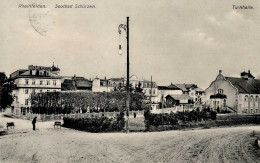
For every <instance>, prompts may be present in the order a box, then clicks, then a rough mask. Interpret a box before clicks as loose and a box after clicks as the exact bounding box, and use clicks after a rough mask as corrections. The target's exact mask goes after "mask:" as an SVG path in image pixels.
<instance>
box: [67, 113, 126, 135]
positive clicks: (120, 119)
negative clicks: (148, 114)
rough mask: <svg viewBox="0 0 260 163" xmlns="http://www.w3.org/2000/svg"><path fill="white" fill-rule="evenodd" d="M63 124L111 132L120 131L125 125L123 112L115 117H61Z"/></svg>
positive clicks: (80, 128)
mask: <svg viewBox="0 0 260 163" xmlns="http://www.w3.org/2000/svg"><path fill="white" fill-rule="evenodd" d="M63 121H64V123H63V126H64V127H68V128H73V129H77V130H82V131H88V132H94V133H98V132H113V131H122V130H123V129H124V126H125V119H124V113H122V112H121V113H120V115H118V116H117V117H116V118H108V117H105V116H103V117H88V118H80V119H76V118H67V117H64V118H63Z"/></svg>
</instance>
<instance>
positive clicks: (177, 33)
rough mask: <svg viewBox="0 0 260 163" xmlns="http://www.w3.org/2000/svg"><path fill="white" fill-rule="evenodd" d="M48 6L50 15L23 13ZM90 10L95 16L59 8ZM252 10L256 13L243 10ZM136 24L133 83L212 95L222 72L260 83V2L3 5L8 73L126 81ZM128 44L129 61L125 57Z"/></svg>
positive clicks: (25, 0)
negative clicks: (52, 72) (187, 86)
mask: <svg viewBox="0 0 260 163" xmlns="http://www.w3.org/2000/svg"><path fill="white" fill-rule="evenodd" d="M32 3H36V4H42V5H43V4H44V5H45V6H46V7H47V8H46V9H28V8H18V5H19V4H24V5H27V4H32ZM56 4H59V5H63V4H67V5H69V4H72V5H74V4H89V5H95V7H96V8H94V9H90V8H89V9H86V8H85V9H77V8H72V9H64V8H63V9H60V8H55V5H56ZM233 5H250V6H253V7H254V9H252V10H249V9H248V10H245V9H244V10H239V9H237V10H235V9H233ZM127 16H129V17H130V30H129V32H130V37H129V38H130V75H137V76H138V78H142V77H143V78H145V79H148V80H149V79H150V76H151V75H152V76H153V80H154V81H156V82H157V83H158V84H159V85H168V84H170V83H171V82H172V83H176V84H177V83H194V84H197V85H198V86H199V87H201V88H203V89H205V88H207V87H208V86H209V85H210V83H211V82H212V81H213V80H214V79H215V78H216V76H217V74H218V71H219V70H220V69H221V70H222V71H223V74H224V76H233V77H239V75H240V73H241V72H242V71H244V70H246V71H247V70H248V69H250V70H251V73H252V74H253V75H254V76H256V77H257V78H259V79H260V46H259V42H260V19H259V18H260V1H259V0H232V1H228V2H227V1H226V0H197V1H192V0H184V1H183V0H182V1H181V0H171V1H170V0H165V1H159V0H145V1H142V2H140V1H138V0H135V1H134V0H132V1H127V0H109V1H108V0H96V1H86V0H85V1H84V0H45V1H43V0H12V1H9V0H3V1H1V5H0V22H1V26H0V72H6V73H7V75H9V74H10V73H12V72H14V71H15V70H17V69H24V68H27V67H28V65H30V64H33V65H38V66H52V62H53V61H54V62H55V65H57V64H58V66H59V68H60V69H61V75H71V76H72V75H74V74H76V75H77V76H83V77H86V78H88V79H89V78H94V77H96V76H97V77H99V78H104V77H105V76H106V77H107V78H111V77H123V76H126V39H125V38H126V34H125V33H124V32H123V33H122V35H121V39H119V34H118V25H119V24H122V23H123V24H124V23H126V17H127ZM119 40H121V41H120V42H121V44H122V48H123V51H124V53H123V55H122V56H120V55H119V54H118V45H119Z"/></svg>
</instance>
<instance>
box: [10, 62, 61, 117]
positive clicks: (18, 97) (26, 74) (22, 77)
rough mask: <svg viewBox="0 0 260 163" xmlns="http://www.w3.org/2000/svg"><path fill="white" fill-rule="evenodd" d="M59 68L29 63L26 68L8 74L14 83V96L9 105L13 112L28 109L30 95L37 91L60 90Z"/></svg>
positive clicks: (23, 111)
mask: <svg viewBox="0 0 260 163" xmlns="http://www.w3.org/2000/svg"><path fill="white" fill-rule="evenodd" d="M59 72H60V69H59V68H58V67H55V66H54V65H53V66H52V67H43V66H33V65H30V66H29V67H28V69H19V70H16V71H15V72H13V73H12V74H11V75H10V78H11V80H12V81H13V82H14V84H15V90H13V92H12V95H13V97H14V101H13V104H12V105H11V107H12V111H13V112H14V113H15V114H18V115H19V114H26V113H27V112H29V111H30V106H31V103H30V95H31V93H39V92H55V91H61V76H59Z"/></svg>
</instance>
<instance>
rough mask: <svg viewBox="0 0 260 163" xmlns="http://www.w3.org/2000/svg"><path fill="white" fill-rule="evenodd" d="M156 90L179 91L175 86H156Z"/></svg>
mask: <svg viewBox="0 0 260 163" xmlns="http://www.w3.org/2000/svg"><path fill="white" fill-rule="evenodd" d="M157 88H158V90H181V89H180V88H178V87H176V86H175V85H170V86H158V87H157Z"/></svg>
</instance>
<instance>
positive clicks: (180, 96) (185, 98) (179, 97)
mask: <svg viewBox="0 0 260 163" xmlns="http://www.w3.org/2000/svg"><path fill="white" fill-rule="evenodd" d="M167 97H171V98H173V99H174V100H192V99H193V98H192V97H190V96H189V95H187V94H180V95H172V94H170V95H167V96H166V98H167Z"/></svg>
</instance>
